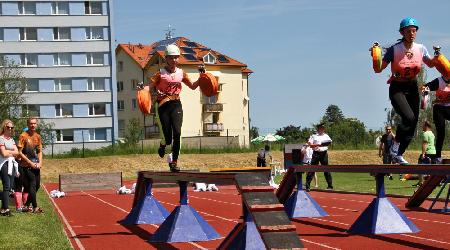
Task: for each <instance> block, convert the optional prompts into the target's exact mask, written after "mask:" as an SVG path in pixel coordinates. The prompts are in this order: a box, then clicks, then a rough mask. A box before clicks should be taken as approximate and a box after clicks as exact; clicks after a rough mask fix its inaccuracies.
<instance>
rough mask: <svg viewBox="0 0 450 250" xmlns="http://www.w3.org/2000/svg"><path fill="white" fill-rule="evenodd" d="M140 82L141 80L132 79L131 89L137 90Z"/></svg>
mask: <svg viewBox="0 0 450 250" xmlns="http://www.w3.org/2000/svg"><path fill="white" fill-rule="evenodd" d="M138 83H139V81H138V80H137V79H131V90H136V89H137V84H138Z"/></svg>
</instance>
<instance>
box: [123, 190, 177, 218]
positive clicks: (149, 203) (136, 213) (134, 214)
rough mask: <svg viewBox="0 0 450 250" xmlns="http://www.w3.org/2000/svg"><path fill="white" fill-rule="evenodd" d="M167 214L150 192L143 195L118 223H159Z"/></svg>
mask: <svg viewBox="0 0 450 250" xmlns="http://www.w3.org/2000/svg"><path fill="white" fill-rule="evenodd" d="M167 216H169V211H167V210H166V209H165V208H164V207H163V206H162V205H161V203H159V201H158V200H156V199H155V197H153V195H151V193H149V194H147V195H145V196H144V198H143V199H142V200H140V201H139V202H138V204H137V205H136V206H135V207H134V208H133V209H131V212H130V213H129V214H128V215H127V217H126V218H125V219H123V220H122V221H121V222H120V223H121V224H123V225H135V224H161V223H163V222H164V220H165V219H166V218H167Z"/></svg>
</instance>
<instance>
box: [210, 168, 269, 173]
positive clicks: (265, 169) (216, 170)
mask: <svg viewBox="0 0 450 250" xmlns="http://www.w3.org/2000/svg"><path fill="white" fill-rule="evenodd" d="M271 169H272V168H271V167H236V168H210V169H209V172H266V171H269V172H270V170H271Z"/></svg>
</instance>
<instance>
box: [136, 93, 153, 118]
mask: <svg viewBox="0 0 450 250" xmlns="http://www.w3.org/2000/svg"><path fill="white" fill-rule="evenodd" d="M137 102H138V106H139V109H140V110H141V112H142V113H144V114H150V111H151V110H152V96H151V94H150V91H148V90H145V89H141V90H138V92H137Z"/></svg>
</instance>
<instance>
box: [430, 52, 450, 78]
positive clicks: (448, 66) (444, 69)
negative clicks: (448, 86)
mask: <svg viewBox="0 0 450 250" xmlns="http://www.w3.org/2000/svg"><path fill="white" fill-rule="evenodd" d="M433 61H434V65H435V66H436V69H437V70H438V71H439V73H441V74H442V75H443V76H445V77H446V78H449V77H450V62H449V61H448V59H447V58H446V57H445V56H444V54H439V55H437V56H435V57H434V58H433Z"/></svg>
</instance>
